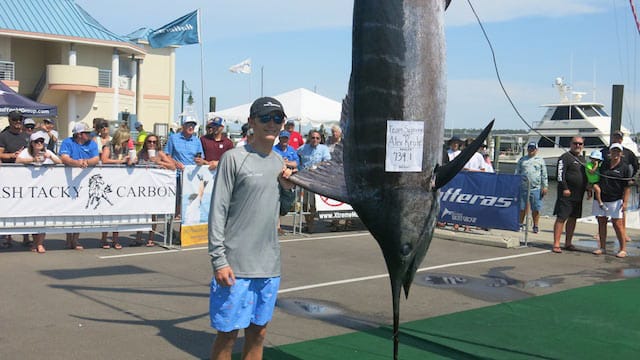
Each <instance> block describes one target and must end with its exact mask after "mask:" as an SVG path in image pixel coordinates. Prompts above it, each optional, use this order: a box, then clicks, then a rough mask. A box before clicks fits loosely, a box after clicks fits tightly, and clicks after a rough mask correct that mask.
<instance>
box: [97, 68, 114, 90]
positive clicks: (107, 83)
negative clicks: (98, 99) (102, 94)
mask: <svg viewBox="0 0 640 360" xmlns="http://www.w3.org/2000/svg"><path fill="white" fill-rule="evenodd" d="M98 86H100V87H104V88H110V87H111V70H105V69H98Z"/></svg>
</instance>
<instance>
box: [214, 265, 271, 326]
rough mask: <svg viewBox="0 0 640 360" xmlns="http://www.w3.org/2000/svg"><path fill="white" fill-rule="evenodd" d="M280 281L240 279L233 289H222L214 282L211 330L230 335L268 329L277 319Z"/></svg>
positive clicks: (224, 287)
mask: <svg viewBox="0 0 640 360" xmlns="http://www.w3.org/2000/svg"><path fill="white" fill-rule="evenodd" d="M279 288H280V277H272V278H255V279H254V278H236V282H235V284H233V285H232V286H220V285H218V283H217V282H216V280H215V278H213V279H211V293H210V295H209V318H210V319H211V327H212V328H214V329H216V330H218V331H222V332H230V331H234V330H239V329H245V328H247V327H249V324H255V325H259V326H264V325H266V324H267V323H268V322H269V321H271V318H272V317H273V310H274V308H275V306H276V298H277V295H278V289H279Z"/></svg>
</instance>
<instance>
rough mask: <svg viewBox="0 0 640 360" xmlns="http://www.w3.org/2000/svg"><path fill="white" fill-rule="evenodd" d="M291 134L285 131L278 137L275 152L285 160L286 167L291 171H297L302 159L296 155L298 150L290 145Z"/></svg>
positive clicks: (274, 147)
mask: <svg viewBox="0 0 640 360" xmlns="http://www.w3.org/2000/svg"><path fill="white" fill-rule="evenodd" d="M290 136H291V135H290V134H289V132H288V131H286V130H283V131H281V132H280V135H279V136H278V143H277V144H275V145H273V151H275V152H276V153H278V154H280V156H282V158H283V159H284V163H285V165H286V166H287V167H288V168H290V169H296V168H298V166H299V165H300V157H298V153H296V149H294V148H293V146H291V145H289V138H290Z"/></svg>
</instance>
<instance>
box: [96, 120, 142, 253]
mask: <svg viewBox="0 0 640 360" xmlns="http://www.w3.org/2000/svg"><path fill="white" fill-rule="evenodd" d="M129 140H131V133H129V130H125V129H123V128H120V129H118V130H117V131H116V133H115V134H113V138H112V139H111V141H109V142H107V143H106V144H105V145H104V146H103V147H102V151H101V152H100V161H101V162H102V164H121V165H122V164H128V165H132V164H133V161H134V159H132V158H131V156H130V155H129V154H128V144H129ZM107 235H108V232H107V231H103V232H102V235H101V237H100V247H102V248H103V249H110V248H111V247H112V246H113V248H114V249H116V250H120V249H122V245H120V238H119V236H118V235H119V233H118V232H117V231H114V232H113V236H112V243H111V244H109V242H108V241H107Z"/></svg>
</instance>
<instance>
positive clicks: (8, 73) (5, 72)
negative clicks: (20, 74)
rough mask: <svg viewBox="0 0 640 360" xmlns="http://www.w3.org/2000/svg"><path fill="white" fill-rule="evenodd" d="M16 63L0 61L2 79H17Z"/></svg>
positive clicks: (0, 78)
mask: <svg viewBox="0 0 640 360" xmlns="http://www.w3.org/2000/svg"><path fill="white" fill-rule="evenodd" d="M15 79H16V64H15V63H14V62H12V61H0V80H15Z"/></svg>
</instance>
